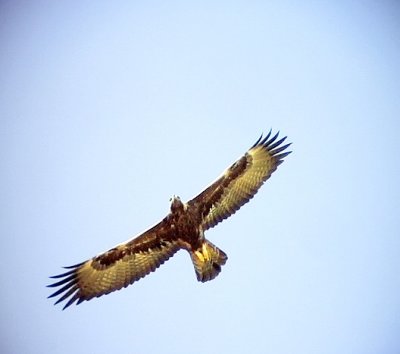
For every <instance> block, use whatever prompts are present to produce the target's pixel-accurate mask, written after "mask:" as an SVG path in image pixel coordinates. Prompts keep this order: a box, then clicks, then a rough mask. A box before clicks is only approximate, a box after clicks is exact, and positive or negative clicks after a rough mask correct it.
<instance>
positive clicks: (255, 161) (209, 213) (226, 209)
mask: <svg viewBox="0 0 400 354" xmlns="http://www.w3.org/2000/svg"><path fill="white" fill-rule="evenodd" d="M270 136H271V131H270V132H269V133H268V134H267V135H266V136H265V137H263V136H262V135H261V137H260V138H259V139H258V140H257V141H256V142H255V144H254V145H253V146H252V147H251V148H250V149H249V150H248V151H247V152H246V153H245V155H244V156H242V157H241V158H240V159H239V160H238V161H236V162H235V163H234V164H233V165H232V166H230V167H229V168H228V169H227V170H226V171H225V172H224V173H223V175H222V176H221V177H220V178H218V179H217V180H216V181H215V182H214V183H212V184H211V185H210V186H209V187H208V188H206V189H205V190H204V191H203V192H202V193H200V194H199V195H198V196H197V197H195V198H193V199H192V200H191V201H190V202H189V203H190V204H191V205H197V206H198V207H199V208H200V211H201V213H202V216H203V225H202V226H203V230H204V231H205V230H207V229H209V228H211V227H214V226H215V225H217V224H218V223H219V222H221V221H222V220H224V219H226V218H228V217H229V216H231V215H232V214H234V213H235V212H236V211H237V210H239V209H240V207H241V206H243V205H244V204H246V203H247V202H248V201H249V200H250V199H251V198H253V197H254V195H255V194H256V193H257V191H258V190H259V188H260V187H261V186H262V185H263V183H264V182H265V181H266V180H267V179H268V178H269V177H270V176H271V174H272V173H273V172H274V171H275V170H276V169H277V167H278V166H279V165H280V164H281V163H282V162H283V158H284V157H286V156H287V155H289V154H290V153H291V151H289V152H283V151H284V150H286V149H287V148H288V147H289V146H290V145H291V144H285V145H282V143H283V142H284V141H285V140H286V137H283V138H281V139H279V140H277V139H278V136H279V132H278V133H276V134H275V135H274V136H273V137H272V138H270Z"/></svg>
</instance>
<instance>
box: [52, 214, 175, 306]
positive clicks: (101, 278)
mask: <svg viewBox="0 0 400 354" xmlns="http://www.w3.org/2000/svg"><path fill="white" fill-rule="evenodd" d="M168 230H170V228H169V227H168V223H167V222H166V221H165V219H164V220H163V221H161V222H160V223H159V224H157V225H156V226H154V227H152V228H151V229H149V230H148V231H146V232H144V233H143V234H142V235H140V236H139V237H137V238H134V239H132V240H130V241H128V242H127V243H123V244H120V245H117V246H116V247H114V248H112V249H110V250H109V251H107V252H104V253H102V254H100V255H98V256H96V257H93V258H92V259H90V260H88V261H86V262H83V263H80V264H76V265H74V266H70V267H66V268H67V269H70V270H69V271H68V272H66V273H64V274H60V275H56V276H53V277H52V278H57V279H58V278H61V280H60V281H57V282H56V283H54V284H51V285H49V287H61V288H60V289H58V290H57V291H56V292H55V293H53V294H52V295H50V296H49V297H54V296H58V295H61V297H60V298H59V299H58V300H57V302H56V304H57V303H59V302H61V301H64V300H66V299H68V302H67V303H66V305H65V306H64V309H65V308H67V307H68V306H70V305H71V304H73V303H74V302H75V301H77V304H79V303H81V302H82V301H85V300H90V299H92V298H94V297H99V296H102V295H105V294H108V293H110V292H112V291H115V290H119V289H121V288H122V287H127V286H128V285H129V284H132V283H133V282H135V281H136V280H139V279H140V278H142V277H144V276H146V275H147V274H149V273H150V272H153V271H154V270H155V269H156V268H158V267H159V266H160V265H161V264H162V263H164V262H165V261H166V260H167V259H168V258H170V257H171V256H172V255H174V253H175V252H177V251H178V250H179V249H180V248H181V245H180V241H179V239H173V238H171V237H168V235H169V231H168Z"/></svg>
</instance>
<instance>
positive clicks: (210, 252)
mask: <svg viewBox="0 0 400 354" xmlns="http://www.w3.org/2000/svg"><path fill="white" fill-rule="evenodd" d="M190 256H191V257H192V262H193V265H194V270H195V271H196V275H197V280H198V281H201V282H206V281H209V280H212V279H214V278H215V277H216V276H217V275H218V274H219V272H220V271H221V266H223V265H224V264H225V262H226V260H227V259H228V257H227V255H226V254H225V252H224V251H222V250H220V249H219V248H218V247H217V246H215V245H213V244H212V243H211V242H210V241H207V240H204V241H203V244H202V245H201V246H200V247H199V248H198V249H197V250H195V251H192V252H190Z"/></svg>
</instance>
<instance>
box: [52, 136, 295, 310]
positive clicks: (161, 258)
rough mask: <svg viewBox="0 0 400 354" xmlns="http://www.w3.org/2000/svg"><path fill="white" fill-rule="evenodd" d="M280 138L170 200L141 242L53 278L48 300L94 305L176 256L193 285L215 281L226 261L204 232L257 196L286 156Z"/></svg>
mask: <svg viewBox="0 0 400 354" xmlns="http://www.w3.org/2000/svg"><path fill="white" fill-rule="evenodd" d="M278 135H279V133H277V134H275V135H274V136H273V137H271V131H270V132H269V133H268V134H267V135H266V136H265V137H263V136H261V137H260V138H259V139H258V140H257V141H256V143H255V144H254V145H253V146H252V147H251V148H250V149H249V150H248V151H247V152H246V153H245V154H244V155H243V156H242V157H241V158H240V159H239V160H237V161H236V162H235V163H234V164H233V165H232V166H230V167H229V168H228V169H227V170H226V171H225V172H224V173H223V174H222V175H221V177H219V178H218V179H217V180H216V181H215V182H213V183H212V184H211V185H210V186H209V187H207V188H206V189H205V190H204V191H203V192H201V193H200V194H199V195H198V196H197V197H195V198H193V199H192V200H190V201H189V202H188V203H186V204H184V203H182V202H181V200H180V199H179V197H173V198H172V203H171V212H170V213H169V214H168V215H167V216H166V217H165V218H164V219H163V220H162V221H161V222H159V223H158V224H157V225H155V226H153V227H152V228H151V229H149V230H147V231H146V232H144V233H143V234H141V235H140V236H138V237H136V238H133V239H131V240H129V241H128V242H126V243H122V244H119V245H117V246H115V247H114V248H112V249H110V250H109V251H107V252H105V253H102V254H100V255H98V256H96V257H93V258H92V259H90V260H88V261H85V262H82V263H79V264H76V265H73V266H70V267H65V268H66V269H68V271H67V272H65V273H63V274H60V275H56V276H53V277H51V278H54V279H57V280H56V282H55V283H53V284H51V285H49V287H59V289H58V290H57V291H56V292H54V293H53V294H51V295H50V296H49V297H55V296H60V297H59V299H58V300H57V302H56V304H58V303H59V302H62V301H64V300H66V301H67V302H66V304H65V306H64V309H65V308H67V307H68V306H70V305H71V304H73V303H74V302H76V303H77V304H79V303H81V302H82V301H85V300H90V299H93V298H94V297H99V296H102V295H105V294H109V293H110V292H113V291H115V290H119V289H121V288H123V287H127V286H128V285H130V284H132V283H133V282H135V281H137V280H139V279H140V278H143V277H144V276H146V275H147V274H149V273H150V272H153V271H155V270H156V269H157V268H158V267H159V266H160V265H161V264H163V263H164V262H165V261H166V260H168V259H169V258H170V257H172V256H173V255H174V254H175V253H176V252H177V251H178V250H180V249H184V250H186V251H188V252H189V254H190V257H191V259H192V262H193V265H194V268H195V272H196V276H197V279H198V280H199V281H201V282H205V281H208V280H212V279H214V278H215V277H216V276H217V275H218V274H219V272H220V271H221V266H223V265H224V264H225V262H226V260H227V259H228V257H227V256H226V254H225V253H224V252H223V251H222V250H220V249H219V248H218V247H216V246H215V245H213V244H212V243H211V242H210V241H208V240H207V239H206V238H205V237H204V231H206V230H208V229H209V228H211V227H214V226H215V225H217V224H218V223H219V222H221V221H222V220H224V219H226V218H228V217H229V216H231V215H232V214H234V213H235V212H236V211H237V210H239V208H240V207H241V206H242V205H244V204H246V203H247V202H248V201H249V200H250V199H251V198H253V196H254V195H255V194H256V193H257V191H258V190H259V188H260V187H261V186H262V184H263V183H264V182H265V181H266V180H267V179H268V178H269V177H270V176H271V174H272V173H273V172H274V171H275V170H276V169H277V167H278V166H279V165H280V164H281V163H282V162H283V158H284V157H286V156H287V155H289V154H290V151H285V150H286V149H287V148H288V146H289V145H290V144H285V145H282V144H283V142H284V141H285V139H286V137H284V138H281V139H279V140H278Z"/></svg>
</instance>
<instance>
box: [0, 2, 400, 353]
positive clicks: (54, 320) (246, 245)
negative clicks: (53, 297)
mask: <svg viewBox="0 0 400 354" xmlns="http://www.w3.org/2000/svg"><path fill="white" fill-rule="evenodd" d="M399 16H400V7H399V6H398V4H396V2H394V1H393V2H389V1H381V2H373V1H364V2H352V1H335V2H330V3H328V2H315V1H312V2H301V4H300V2H290V1H276V2H274V1H271V2H269V1H268V2H267V1H229V2H228V1H219V2H216V1H204V2H195V1H193V2H184V1H168V2H165V1H147V2H145V1H125V2H124V1H115V2H106V1H99V2H90V1H80V2H67V1H58V2H55V1H35V2H28V1H26V2H24V1H3V2H1V4H0V48H1V53H2V54H1V55H0V77H1V80H0V117H1V139H0V146H1V149H0V154H1V155H0V156H1V165H2V173H1V184H0V185H1V187H0V192H1V198H0V203H1V204H0V205H1V218H0V227H1V229H0V231H1V234H2V267H1V271H0V272H1V273H0V277H1V278H0V279H1V282H2V292H1V295H0V296H1V300H2V301H1V307H0V309H1V316H0V318H1V320H0V326H1V328H0V336H1V338H0V343H1V344H0V346H1V352H2V353H7V354H8V353H114V352H115V353H116V352H118V353H160V352H163V353H204V352H207V353H244V352H246V353H274V354H280V353H308V354H309V353H324V354H325V353H327V354H328V353H360V354H361V353H363V354H368V353H398V352H399V350H400V342H399V336H398V333H399V330H400V297H399V291H400V276H399V274H400V262H399V250H400V238H399V228H400V218H399V212H400V193H399V187H398V182H399V179H400V178H399V177H400V167H399V153H400V149H399V147H400V143H399V138H398V130H399V113H400V103H399V102H400V100H399V92H400V66H399V63H400V41H399V38H400V23H399V21H398V19H399ZM270 128H272V129H273V130H280V131H281V133H282V134H284V135H287V136H288V140H289V141H290V142H292V143H293V145H292V150H293V153H292V154H291V155H290V156H288V157H287V158H286V161H285V162H284V163H283V164H282V165H281V166H280V167H279V169H278V170H277V172H276V173H275V174H274V175H273V176H272V177H271V179H270V180H269V181H268V182H267V183H266V184H265V185H264V187H263V188H262V189H261V190H260V192H259V193H258V194H257V196H256V197H255V198H254V199H253V200H252V201H251V203H249V204H248V205H246V206H245V207H243V208H242V209H241V210H240V211H239V212H238V213H237V214H235V215H234V217H232V218H230V219H228V220H227V221H225V222H223V223H222V224H220V225H218V227H216V228H215V229H212V230H210V231H209V232H208V233H207V234H206V236H207V237H208V238H209V239H210V240H211V241H212V242H213V243H215V244H216V245H217V246H218V247H220V248H221V249H222V250H224V251H225V252H226V253H227V254H228V257H229V259H228V262H227V264H226V265H225V266H224V267H223V270H222V272H221V274H220V275H219V276H218V277H217V278H216V279H215V280H213V281H212V282H209V283H205V284H202V283H198V282H197V281H196V278H195V273H194V270H193V266H192V264H191V262H190V258H189V256H188V255H187V254H186V253H185V252H180V253H178V254H177V255H175V257H174V258H172V259H171V260H170V261H168V262H167V263H166V264H165V265H163V266H162V267H161V268H160V269H159V270H158V271H157V272H155V273H152V274H151V275H150V276H148V277H146V278H145V279H142V280H141V281H140V282H138V283H135V284H134V285H132V286H130V287H128V288H127V289H124V290H123V291H119V292H116V293H113V294H111V295H108V296H104V297H102V298H99V299H95V300H93V301H90V302H85V303H83V304H81V305H79V306H78V307H76V306H73V307H71V308H69V309H68V310H66V311H61V307H60V306H57V307H54V306H53V301H50V300H48V299H47V298H46V297H47V296H48V295H49V294H50V291H49V289H48V288H46V287H45V285H46V284H48V283H49V279H48V276H50V275H54V274H58V273H59V272H60V271H61V268H60V267H61V266H64V265H71V264H75V263H78V262H80V261H83V260H85V259H88V258H90V257H92V256H94V255H96V254H97V253H100V252H102V251H104V250H106V249H108V248H110V247H112V246H114V245H115V244H117V243H120V242H122V241H124V240H127V239H128V238H130V237H132V236H135V235H137V234H139V233H140V232H142V231H144V230H146V229H147V228H148V227H150V226H152V225H153V224H154V223H156V222H157V221H159V220H160V219H161V218H163V217H164V216H165V215H166V213H167V212H168V210H169V198H170V197H171V196H172V195H174V194H176V195H179V196H181V198H182V199H183V200H188V199H190V198H191V197H193V196H195V195H196V194H197V193H198V192H200V191H201V190H202V189H203V188H204V187H205V186H207V185H208V184H209V183H210V182H211V181H212V180H214V179H215V178H216V177H217V176H218V175H219V174H220V173H221V172H222V171H223V170H224V169H225V168H226V167H228V165H229V164H231V163H232V162H234V161H235V160H236V159H237V158H238V157H239V156H241V155H242V154H243V153H244V152H245V151H246V149H247V148H249V147H250V146H251V145H252V144H253V143H254V141H255V140H256V139H257V138H258V136H259V135H260V134H261V132H266V131H268V130H269V129H270Z"/></svg>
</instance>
